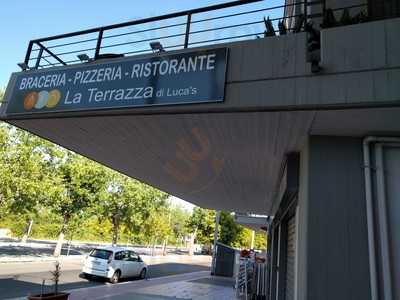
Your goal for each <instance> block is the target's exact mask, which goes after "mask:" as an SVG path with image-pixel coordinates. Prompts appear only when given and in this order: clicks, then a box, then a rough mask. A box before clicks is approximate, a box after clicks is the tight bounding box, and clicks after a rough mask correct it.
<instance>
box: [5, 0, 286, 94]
mask: <svg viewBox="0 0 400 300" xmlns="http://www.w3.org/2000/svg"><path fill="white" fill-rule="evenodd" d="M221 2H229V1H226V0H225V1H217V0H201V1H199V0H179V1H178V0H147V1H146V0H135V1H133V0H113V1H100V0H97V1H96V0H85V1H78V0H68V1H67V0H58V1H54V0H53V1H50V0H36V1H3V3H1V10H0V20H1V23H0V36H1V47H0V66H1V68H0V87H5V86H6V84H7V82H8V80H9V76H10V74H11V73H12V72H15V71H18V70H19V68H18V67H17V65H16V64H17V63H18V62H21V61H23V58H24V56H25V51H26V48H27V44H28V42H29V40H31V39H35V38H40V37H46V36H51V35H56V34H61V33H67V32H72V31H77V30H82V29H87V28H91V27H98V26H102V25H108V24H113V23H119V22H124V21H129V20H134V19H141V18H145V17H150V16H156V15H162V14H166V13H171V12H175V11H181V10H186V9H191V8H196V7H202V6H207V5H212V4H217V3H221ZM281 2H283V0H269V1H263V2H261V3H258V4H255V5H251V6H249V7H248V8H246V9H253V8H258V7H260V6H262V7H269V6H273V5H276V4H280V3H281ZM237 10H238V8H235V9H234V10H230V11H228V13H231V12H236V11H237ZM225 12H226V11H225ZM274 13H276V11H274ZM251 18H255V16H254V15H253V16H251V17H249V16H245V17H243V18H242V19H241V21H249V20H250V19H251ZM259 19H260V20H261V16H257V20H259ZM221 24H222V23H221ZM217 25H218V24H213V23H211V24H208V25H207V26H209V27H212V26H217ZM204 26H205V25H203V27H202V28H199V29H203V28H204ZM235 30H237V29H235ZM254 30H255V29H254ZM174 33H175V32H171V31H169V32H167V33H166V34H174ZM242 33H243V32H240V31H238V34H242ZM154 34H155V33H154ZM160 34H165V32H163V33H160ZM219 34H221V33H219ZM230 34H232V32H230ZM218 37H219V35H218V34H217V35H215V34H214V36H212V37H211V38H218ZM194 38H196V37H194ZM197 38H198V39H200V40H201V38H200V36H197ZM207 38H210V37H207ZM132 39H133V40H134V39H135V37H130V39H128V41H130V40H132ZM126 41H127V38H125V40H122V42H126ZM116 42H119V41H116ZM75 56H76V55H75V54H74V57H75Z"/></svg>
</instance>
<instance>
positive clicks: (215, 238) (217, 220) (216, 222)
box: [211, 210, 221, 275]
mask: <svg viewBox="0 0 400 300" xmlns="http://www.w3.org/2000/svg"><path fill="white" fill-rule="evenodd" d="M220 215H221V212H220V211H219V210H218V211H216V213H215V226H214V245H213V251H212V256H213V257H212V265H211V275H213V274H215V263H216V259H217V256H216V254H217V253H216V252H217V251H216V250H217V241H218V225H219V218H220Z"/></svg>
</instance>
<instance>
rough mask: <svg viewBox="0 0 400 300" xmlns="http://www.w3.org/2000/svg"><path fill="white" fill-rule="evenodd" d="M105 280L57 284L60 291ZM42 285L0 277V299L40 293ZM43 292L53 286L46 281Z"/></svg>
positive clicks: (96, 283) (49, 290) (93, 284)
mask: <svg viewBox="0 0 400 300" xmlns="http://www.w3.org/2000/svg"><path fill="white" fill-rule="evenodd" d="M102 284H105V282H101V281H96V282H88V281H80V282H72V283H64V284H59V289H60V291H66V290H73V289H79V288H85V287H90V286H95V285H102ZM41 289H42V285H41V284H40V283H35V282H29V281H24V280H19V279H18V278H13V277H11V278H0V299H8V298H17V297H24V296H28V295H36V294H40V292H41ZM44 292H45V293H49V292H53V286H52V285H50V283H46V286H45V289H44Z"/></svg>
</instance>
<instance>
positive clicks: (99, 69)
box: [6, 48, 227, 116]
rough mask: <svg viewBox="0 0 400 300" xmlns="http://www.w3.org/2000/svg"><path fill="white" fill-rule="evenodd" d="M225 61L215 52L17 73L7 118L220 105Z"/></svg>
mask: <svg viewBox="0 0 400 300" xmlns="http://www.w3.org/2000/svg"><path fill="white" fill-rule="evenodd" d="M226 63H227V48H219V49H212V50H203V51H195V52H185V53H180V54H167V53H160V54H157V55H155V56H151V57H146V58H139V59H128V58H125V59H121V60H118V61H113V62H110V61H109V62H101V63H100V62H92V63H86V64H80V65H77V66H67V67H60V68H48V69H44V70H37V71H27V72H21V73H17V74H15V75H14V76H16V78H12V80H11V81H10V84H13V87H9V89H8V92H7V94H8V95H6V96H7V97H6V100H7V99H8V105H7V110H6V115H7V116H12V115H32V114H42V113H53V112H74V111H91V110H104V109H106V110H109V109H118V108H131V107H144V106H154V105H173V104H188V103H204V102H220V101H223V100H224V91H225V73H226ZM13 79H14V80H13ZM9 93H10V94H9Z"/></svg>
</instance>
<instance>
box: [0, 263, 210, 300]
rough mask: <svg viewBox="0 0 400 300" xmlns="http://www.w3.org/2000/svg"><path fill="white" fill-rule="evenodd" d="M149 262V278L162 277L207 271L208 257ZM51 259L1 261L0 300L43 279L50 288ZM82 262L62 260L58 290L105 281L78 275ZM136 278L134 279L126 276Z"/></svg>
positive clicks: (34, 289)
mask: <svg viewBox="0 0 400 300" xmlns="http://www.w3.org/2000/svg"><path fill="white" fill-rule="evenodd" d="M144 260H145V261H146V262H147V263H148V265H149V277H150V278H155V277H161V276H168V275H174V274H182V273H189V272H196V271H205V270H209V266H210V261H211V259H210V257H206V256H194V257H189V256H186V255H184V256H169V257H165V258H144ZM53 265H54V263H53V262H29V263H2V264H0V299H9V298H17V297H24V296H27V295H28V294H37V293H40V290H41V283H42V280H43V279H46V286H47V287H46V289H48V290H50V289H51V287H50V285H51V284H52V283H51V281H50V279H49V278H50V277H51V276H50V274H49V270H52V269H53ZM81 267H82V261H81V260H79V259H70V260H64V261H62V263H61V268H62V275H61V279H60V289H61V290H72V289H78V288H85V287H92V286H98V285H104V284H108V283H107V282H106V281H105V280H101V279H98V280H96V281H87V280H85V279H82V278H80V277H79V274H80V272H81ZM129 280H137V279H129Z"/></svg>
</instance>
